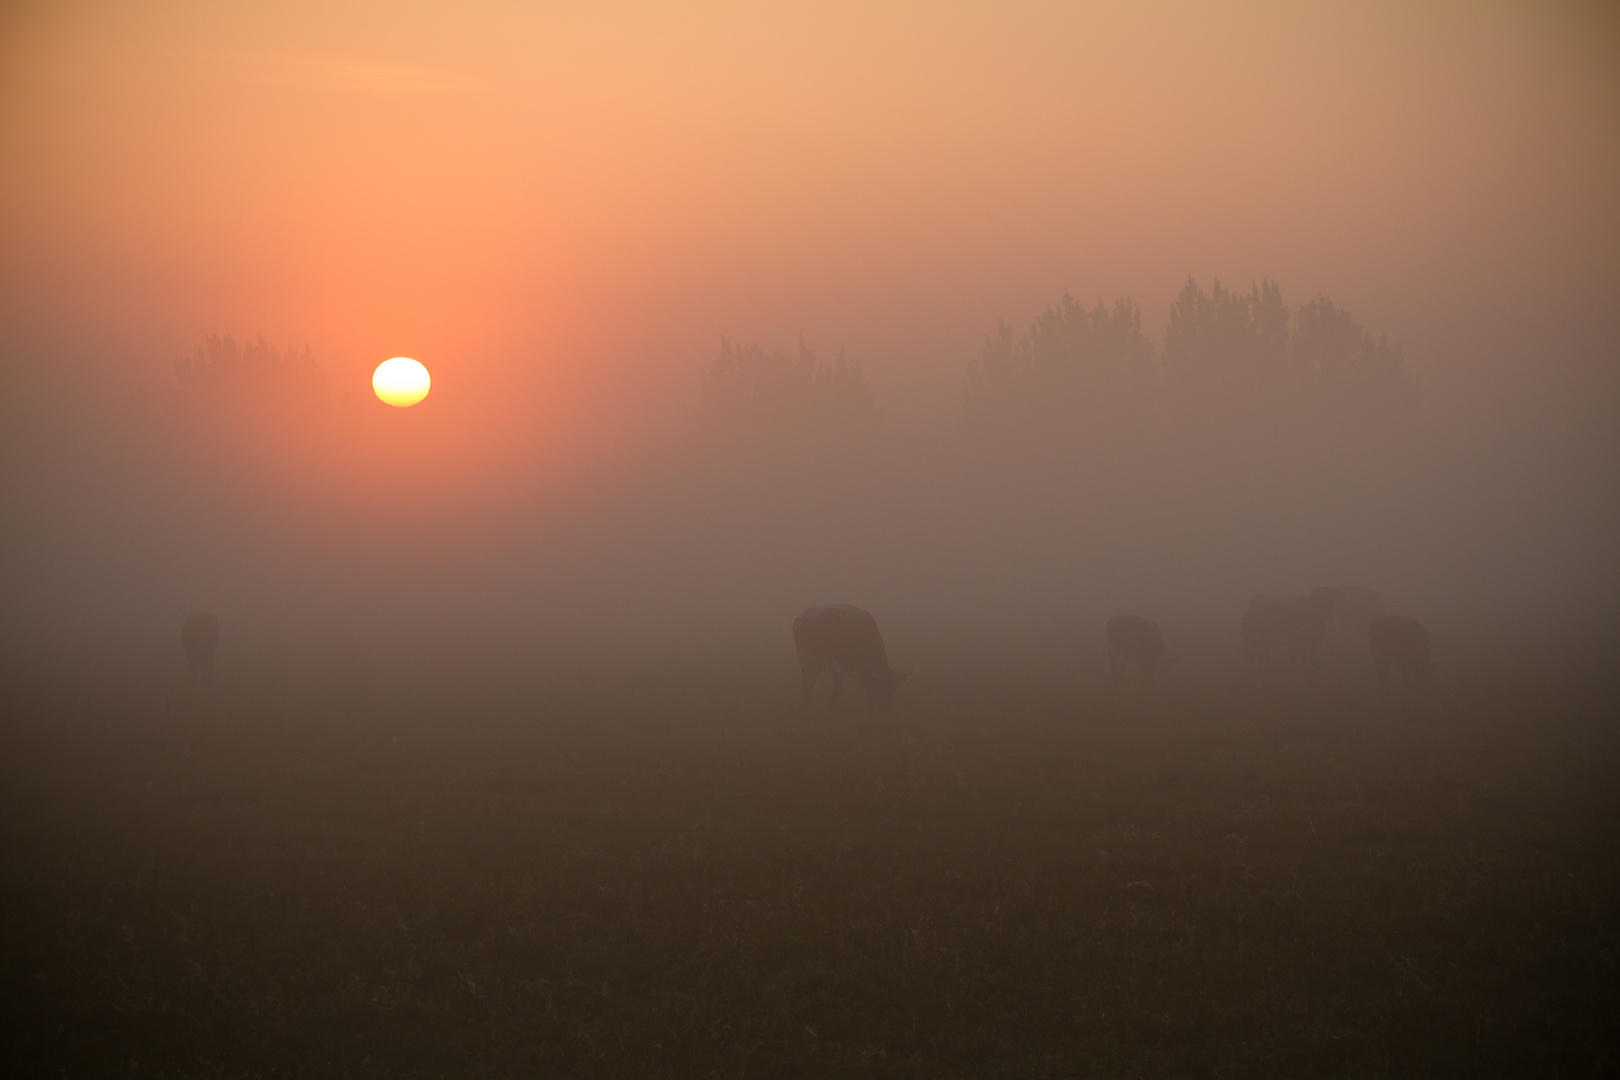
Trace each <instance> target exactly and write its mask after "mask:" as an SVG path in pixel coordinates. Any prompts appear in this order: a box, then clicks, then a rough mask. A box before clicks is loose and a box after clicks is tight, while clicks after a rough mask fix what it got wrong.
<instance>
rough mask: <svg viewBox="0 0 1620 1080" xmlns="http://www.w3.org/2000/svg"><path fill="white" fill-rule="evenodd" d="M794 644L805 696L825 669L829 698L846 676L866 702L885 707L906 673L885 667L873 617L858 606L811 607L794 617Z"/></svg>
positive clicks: (834, 697)
mask: <svg viewBox="0 0 1620 1080" xmlns="http://www.w3.org/2000/svg"><path fill="white" fill-rule="evenodd" d="M793 646H794V648H796V649H797V650H798V651H799V674H800V676H801V677H802V679H803V683H804V700H805V701H806V702H808V701H809V700H810V691H811V689H812V688H813V687H814V686H815V685H816V680H817V679H819V678H820V677H821V673H822V672H824V671H830V672H831V673H832V677H833V692H832V697H831V698H830V699H829V700H828V702H827V704H829V705H831V704H832V703H833V702H834V701H837V700H838V695H839V694H840V693H842V692H843V689H844V677H845V676H848V677H850V678H852V679H854V680H855V681H856V682H858V683H860V684H861V686H862V687H864V688H865V689H866V697H867V700H869V701H871V702H872V703H873V704H874V705H876V706H877V707H878V708H880V709H886V708H888V707H889V703H890V702H891V701H893V700H894V692H895V690H896V689H897V688H898V687H899V686H900V684H901V683H903V682H905V680H906V676H905V675H902V674H899V673H898V672H894V671H890V670H889V654H888V651H887V650H886V649H884V647H883V636H882V635H881V634H879V633H878V628H877V621H876V620H875V619H873V618H872V616H871V615H869V614H867V613H866V612H864V611H862V610H861V609H860V608H858V607H851V606H849V605H848V604H842V605H839V606H838V607H810V608H805V609H804V614H802V615H800V616H799V617H798V618H797V619H794V620H793Z"/></svg>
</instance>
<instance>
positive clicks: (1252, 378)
mask: <svg viewBox="0 0 1620 1080" xmlns="http://www.w3.org/2000/svg"><path fill="white" fill-rule="evenodd" d="M1164 370H1165V372H1166V374H1168V375H1170V376H1171V377H1172V378H1176V379H1180V380H1183V381H1185V382H1188V383H1191V384H1193V385H1194V386H1198V387H1201V388H1214V387H1237V388H1241V387H1253V386H1261V385H1271V386H1275V385H1277V384H1278V383H1279V382H1281V381H1282V380H1283V379H1285V378H1286V377H1287V375H1288V371H1289V348H1288V306H1287V305H1286V304H1284V303H1283V299H1282V290H1280V289H1279V288H1277V285H1276V283H1275V282H1272V281H1262V282H1261V283H1260V284H1259V285H1255V286H1251V287H1250V289H1249V292H1248V293H1247V294H1244V293H1235V292H1232V291H1230V290H1228V289H1226V288H1224V287H1222V285H1221V283H1220V280H1219V279H1216V281H1215V285H1214V288H1213V289H1212V290H1211V291H1210V292H1208V293H1206V292H1204V290H1203V289H1202V288H1200V287H1199V285H1198V283H1197V282H1196V281H1194V280H1193V279H1192V278H1190V277H1189V278H1188V279H1187V284H1186V285H1184V286H1182V289H1181V295H1180V296H1178V297H1176V300H1175V302H1174V303H1173V304H1171V305H1170V319H1169V321H1168V322H1167V323H1166V324H1165V328H1164Z"/></svg>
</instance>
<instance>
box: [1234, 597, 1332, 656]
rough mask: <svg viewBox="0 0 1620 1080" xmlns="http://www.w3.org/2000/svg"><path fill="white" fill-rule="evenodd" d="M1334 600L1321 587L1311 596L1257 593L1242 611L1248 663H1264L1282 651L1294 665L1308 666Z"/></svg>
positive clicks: (1323, 630) (1319, 645)
mask: <svg viewBox="0 0 1620 1080" xmlns="http://www.w3.org/2000/svg"><path fill="white" fill-rule="evenodd" d="M1332 606H1333V601H1332V597H1331V596H1330V595H1327V594H1326V593H1325V591H1324V590H1320V589H1319V590H1317V592H1315V593H1313V594H1311V595H1310V596H1283V597H1273V596H1257V597H1255V598H1254V599H1253V600H1251V601H1249V607H1248V609H1247V610H1246V611H1244V612H1243V622H1242V624H1241V629H1242V632H1243V651H1244V653H1245V654H1246V655H1247V656H1248V658H1249V663H1251V664H1263V663H1265V662H1266V660H1268V659H1269V658H1270V657H1271V654H1272V653H1273V652H1276V651H1279V650H1280V651H1281V652H1282V653H1283V655H1284V656H1286V657H1287V658H1288V662H1289V663H1290V664H1291V665H1292V666H1294V667H1296V668H1303V667H1306V666H1308V665H1309V664H1310V663H1311V661H1313V660H1315V659H1316V651H1317V650H1318V649H1319V648H1321V646H1322V636H1323V634H1324V633H1325V631H1326V627H1327V619H1328V612H1329V611H1330V610H1331V609H1332Z"/></svg>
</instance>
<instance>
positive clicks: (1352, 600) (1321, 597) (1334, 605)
mask: <svg viewBox="0 0 1620 1080" xmlns="http://www.w3.org/2000/svg"><path fill="white" fill-rule="evenodd" d="M1305 599H1306V600H1311V601H1315V602H1317V603H1326V604H1327V605H1328V617H1327V625H1326V627H1325V631H1326V643H1327V645H1328V646H1330V647H1331V650H1332V651H1333V652H1334V653H1336V654H1337V655H1339V656H1340V657H1341V658H1346V659H1347V658H1349V657H1352V656H1357V655H1359V654H1360V651H1361V648H1362V646H1363V644H1364V643H1365V642H1366V640H1367V626H1368V624H1370V623H1371V622H1372V621H1373V620H1374V619H1376V618H1378V617H1379V616H1380V615H1382V614H1384V602H1383V600H1381V599H1379V596H1378V594H1377V593H1375V592H1373V591H1372V590H1371V589H1358V588H1355V587H1353V586H1348V585H1341V586H1337V587H1334V588H1325V587H1324V588H1320V589H1312V590H1311V591H1310V592H1308V593H1306V594H1305Z"/></svg>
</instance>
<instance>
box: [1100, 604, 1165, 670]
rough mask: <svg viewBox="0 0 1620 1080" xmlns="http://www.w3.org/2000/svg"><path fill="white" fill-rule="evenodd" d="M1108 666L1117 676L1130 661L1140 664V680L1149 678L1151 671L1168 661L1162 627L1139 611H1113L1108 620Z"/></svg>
mask: <svg viewBox="0 0 1620 1080" xmlns="http://www.w3.org/2000/svg"><path fill="white" fill-rule="evenodd" d="M1107 638H1108V670H1109V673H1110V674H1112V675H1113V677H1114V678H1116V679H1117V678H1119V677H1120V676H1121V675H1123V674H1124V673H1125V669H1126V668H1127V667H1129V666H1130V665H1131V664H1133V663H1134V664H1140V665H1141V667H1142V681H1143V682H1152V681H1153V673H1154V671H1156V670H1157V669H1158V668H1160V667H1161V666H1163V665H1165V664H1168V663H1170V661H1169V660H1167V659H1166V658H1165V655H1164V631H1162V630H1160V629H1159V624H1158V623H1156V622H1154V621H1153V620H1152V619H1144V618H1142V617H1141V616H1140V615H1115V616H1114V617H1113V618H1112V619H1109V620H1108V630H1107Z"/></svg>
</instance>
